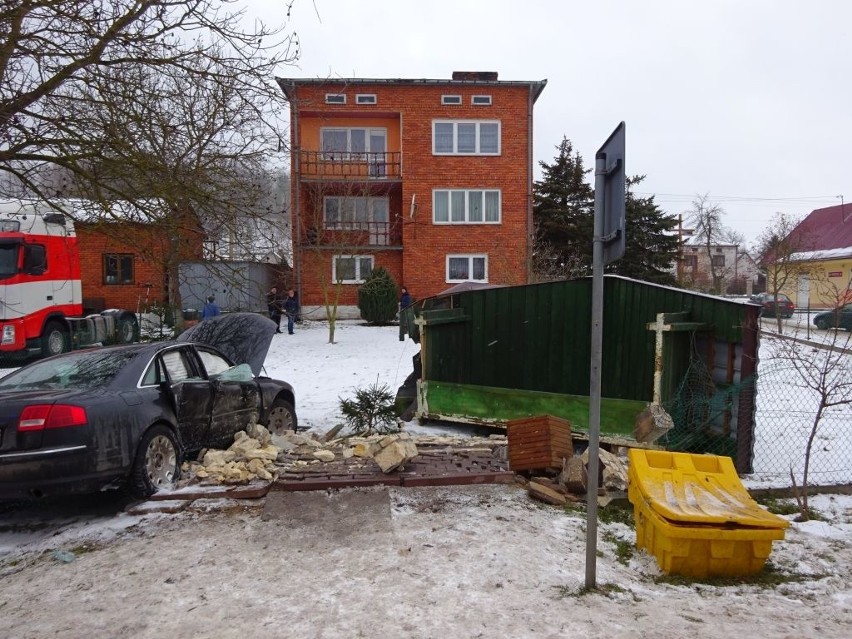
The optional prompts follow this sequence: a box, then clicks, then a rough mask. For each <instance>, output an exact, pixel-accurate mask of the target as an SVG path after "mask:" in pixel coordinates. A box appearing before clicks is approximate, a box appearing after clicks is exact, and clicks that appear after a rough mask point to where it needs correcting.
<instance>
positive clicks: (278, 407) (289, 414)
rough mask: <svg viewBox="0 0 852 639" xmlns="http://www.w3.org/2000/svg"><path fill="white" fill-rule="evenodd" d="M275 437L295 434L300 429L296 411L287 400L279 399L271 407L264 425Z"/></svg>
mask: <svg viewBox="0 0 852 639" xmlns="http://www.w3.org/2000/svg"><path fill="white" fill-rule="evenodd" d="M264 425H265V426H266V428H267V429H268V430H269V432H270V433H272V434H273V435H283V434H284V433H286V432H289V431H293V432H295V431H296V430H297V429H298V427H299V424H298V420H297V419H296V409H295V408H293V404H291V403H290V402H288V401H287V400H286V399H282V398H280V397H279V398H277V399H276V400H275V401H274V402H272V406H270V407H269V412H268V413H267V415H266V424H264Z"/></svg>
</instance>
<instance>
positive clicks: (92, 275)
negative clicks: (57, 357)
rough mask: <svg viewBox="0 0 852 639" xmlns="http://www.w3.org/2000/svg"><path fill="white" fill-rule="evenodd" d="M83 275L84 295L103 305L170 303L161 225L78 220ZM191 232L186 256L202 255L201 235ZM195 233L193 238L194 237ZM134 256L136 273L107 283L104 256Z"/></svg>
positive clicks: (142, 306) (129, 307) (132, 307)
mask: <svg viewBox="0 0 852 639" xmlns="http://www.w3.org/2000/svg"><path fill="white" fill-rule="evenodd" d="M76 231H77V242H78V247H79V251H80V279H81V280H82V285H83V299H84V304H85V303H86V302H89V303H94V304H95V305H96V306H97V305H100V304H103V306H104V308H123V309H127V310H131V311H136V310H137V309H138V310H141V311H145V310H146V306H150V305H154V304H161V305H163V304H168V302H169V300H168V292H167V291H168V289H167V285H168V280H167V277H166V268H165V259H163V256H165V255H166V254H167V252H168V250H169V249H168V240H167V237H166V235H165V233H164V232H163V231H162V230H161V228H160V227H158V226H155V225H148V224H138V223H131V222H109V223H98V224H85V223H79V222H78V223H77V224H76ZM196 236H197V234H188V236H187V238H185V239H184V241H183V244H184V245H185V246H184V247H183V251H182V252H183V253H184V256H183V259H186V260H193V259H196V260H197V259H200V257H201V239H200V236H197V237H196ZM193 237H194V239H192V238H193ZM105 255H121V256H132V264H133V275H132V281H130V282H128V283H108V282H107V280H106V276H105V269H104V256H105Z"/></svg>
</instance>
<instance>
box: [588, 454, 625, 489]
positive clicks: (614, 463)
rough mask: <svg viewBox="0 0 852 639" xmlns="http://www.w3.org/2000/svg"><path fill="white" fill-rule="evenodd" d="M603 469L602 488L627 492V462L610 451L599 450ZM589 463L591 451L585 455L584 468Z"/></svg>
mask: <svg viewBox="0 0 852 639" xmlns="http://www.w3.org/2000/svg"><path fill="white" fill-rule="evenodd" d="M598 459H599V461H600V467H601V477H600V479H601V484H600V487H601V488H605V489H606V490H612V491H625V490H627V460H626V459H622V458H621V457H618V456H617V455H613V454H612V453H611V452H609V451H608V450H604V449H603V448H601V449H600V450H598ZM588 463H589V451H588V450H586V451H585V452H584V453H583V464H584V466H585V465H587V464H588Z"/></svg>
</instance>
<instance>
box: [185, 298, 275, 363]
mask: <svg viewBox="0 0 852 639" xmlns="http://www.w3.org/2000/svg"><path fill="white" fill-rule="evenodd" d="M274 334H275V322H273V321H272V320H271V319H269V318H268V317H264V316H263V315H258V314H257V313H227V314H225V315H219V316H217V317H214V318H212V319H207V320H204V321H203V322H199V323H198V324H196V325H195V326H192V327H190V328H189V329H187V330H185V331H184V332H183V333H181V334H180V335H179V336H178V338H177V341H178V342H195V343H197V344H207V345H208V346H212V347H214V348H217V349H219V350H220V351H222V352H223V353H224V354H225V355H227V356H228V358H229V359H230V360H231V361H232V362H234V364H248V365H249V366H250V367H251V372H252V373H254V374H255V375H260V369H261V368H263V362H264V360H265V359H266V354H267V352H269V345H270V344H271V343H272V336H273V335H274Z"/></svg>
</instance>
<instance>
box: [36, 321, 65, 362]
mask: <svg viewBox="0 0 852 639" xmlns="http://www.w3.org/2000/svg"><path fill="white" fill-rule="evenodd" d="M69 350H71V339H70V336H69V335H68V330H67V329H66V328H65V326H64V325H63V324H62V323H61V322H57V321H52V322H48V323H47V325H46V326H45V327H44V332H42V334H41V354H42V355H43V356H45V357H50V356H51V355H59V354H60V353H65V352H67V351H69Z"/></svg>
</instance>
